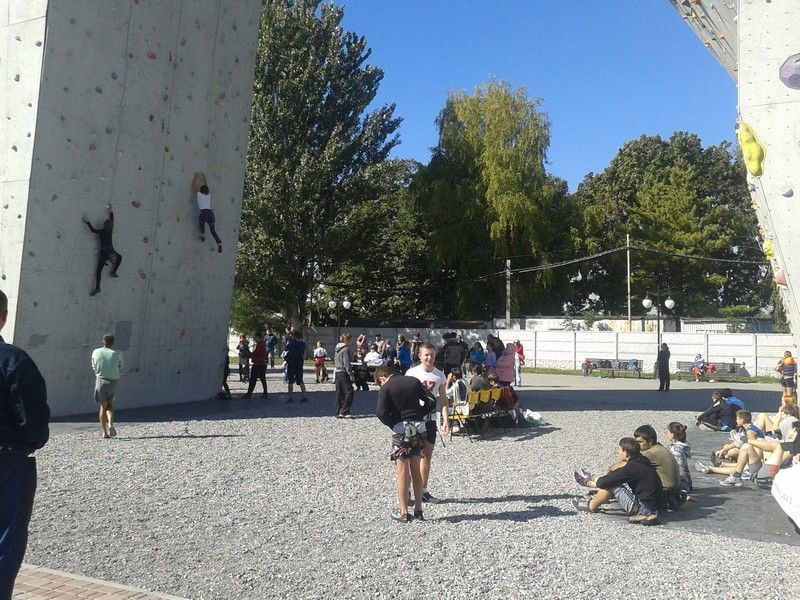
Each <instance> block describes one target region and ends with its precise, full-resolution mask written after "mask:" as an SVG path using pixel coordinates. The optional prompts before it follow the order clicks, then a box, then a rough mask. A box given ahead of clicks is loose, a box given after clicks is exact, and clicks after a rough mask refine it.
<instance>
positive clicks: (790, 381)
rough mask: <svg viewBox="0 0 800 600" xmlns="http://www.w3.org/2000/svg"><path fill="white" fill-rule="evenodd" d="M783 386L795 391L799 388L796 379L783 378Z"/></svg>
mask: <svg viewBox="0 0 800 600" xmlns="http://www.w3.org/2000/svg"><path fill="white" fill-rule="evenodd" d="M781 386H783V387H785V388H792V389H794V388H795V387H797V383H796V382H795V380H794V377H781Z"/></svg>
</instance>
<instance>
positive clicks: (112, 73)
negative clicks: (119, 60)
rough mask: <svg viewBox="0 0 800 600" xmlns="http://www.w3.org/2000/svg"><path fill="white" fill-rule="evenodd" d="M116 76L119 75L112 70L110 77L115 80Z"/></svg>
mask: <svg viewBox="0 0 800 600" xmlns="http://www.w3.org/2000/svg"><path fill="white" fill-rule="evenodd" d="M117 77H119V75H117V73H116V71H112V72H111V79H115V80H116V79H117Z"/></svg>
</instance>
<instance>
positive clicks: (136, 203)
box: [131, 200, 142, 208]
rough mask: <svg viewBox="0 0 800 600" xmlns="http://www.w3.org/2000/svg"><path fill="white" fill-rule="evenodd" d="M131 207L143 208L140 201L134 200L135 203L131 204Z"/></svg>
mask: <svg viewBox="0 0 800 600" xmlns="http://www.w3.org/2000/svg"><path fill="white" fill-rule="evenodd" d="M131 206H133V208H141V206H142V203H141V202H139V201H138V200H134V201H133V202H131Z"/></svg>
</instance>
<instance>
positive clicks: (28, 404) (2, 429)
mask: <svg viewBox="0 0 800 600" xmlns="http://www.w3.org/2000/svg"><path fill="white" fill-rule="evenodd" d="M7 318H8V298H7V297H6V295H5V294H4V293H3V292H2V291H0V330H1V329H2V328H3V326H4V325H5V324H6V319H7ZM49 422H50V408H49V407H48V405H47V386H46V384H45V381H44V378H43V377H42V374H41V373H40V372H39V369H38V368H37V367H36V364H35V363H34V362H33V360H32V359H31V358H30V357H29V356H28V355H27V354H26V353H25V352H23V351H22V350H20V349H19V348H17V347H16V346H12V345H11V344H6V343H5V342H4V341H3V338H2V337H0V598H3V599H6V598H8V599H10V598H11V594H12V592H13V590H14V580H15V579H16V578H17V573H18V572H19V568H20V566H21V565H22V559H23V558H24V557H25V548H26V547H27V545H28V525H29V523H30V520H31V513H32V512H33V498H34V496H35V495H36V459H35V458H34V457H33V456H32V455H33V452H34V451H35V450H38V449H39V448H41V447H43V446H44V445H45V444H46V443H47V440H48V439H49V437H50V428H49Z"/></svg>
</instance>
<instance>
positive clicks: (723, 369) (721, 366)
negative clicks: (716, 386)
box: [675, 360, 744, 377]
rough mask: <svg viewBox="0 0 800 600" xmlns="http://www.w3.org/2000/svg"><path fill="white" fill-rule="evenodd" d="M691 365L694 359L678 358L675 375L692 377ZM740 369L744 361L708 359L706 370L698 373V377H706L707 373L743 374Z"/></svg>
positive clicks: (742, 369)
mask: <svg viewBox="0 0 800 600" xmlns="http://www.w3.org/2000/svg"><path fill="white" fill-rule="evenodd" d="M692 365H694V361H691V360H679V361H678V362H677V363H676V369H675V375H677V376H679V377H680V376H681V375H689V376H691V377H694V372H693V371H692ZM709 367H713V369H711V370H709ZM742 371H744V363H734V362H715V361H709V362H707V363H706V370H705V371H704V372H703V373H701V374H700V377H708V376H709V375H717V376H721V375H727V376H731V375H733V376H743V375H742Z"/></svg>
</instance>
